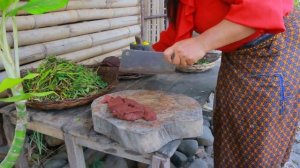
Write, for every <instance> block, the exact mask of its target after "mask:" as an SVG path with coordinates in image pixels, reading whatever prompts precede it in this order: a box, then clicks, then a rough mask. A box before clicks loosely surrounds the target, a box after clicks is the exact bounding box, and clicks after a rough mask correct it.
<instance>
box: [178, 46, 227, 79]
mask: <svg viewBox="0 0 300 168" xmlns="http://www.w3.org/2000/svg"><path fill="white" fill-rule="evenodd" d="M221 55H222V53H221V52H220V51H217V50H213V51H209V52H208V53H207V54H206V55H205V56H204V57H203V58H202V60H205V61H207V62H208V63H206V64H194V65H192V66H186V67H181V66H177V67H176V70H177V71H180V72H187V73H196V72H205V71H207V70H210V69H212V68H213V67H214V66H215V65H216V62H217V61H218V60H219V58H220V57H221Z"/></svg>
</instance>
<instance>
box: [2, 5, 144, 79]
mask: <svg viewBox="0 0 300 168" xmlns="http://www.w3.org/2000/svg"><path fill="white" fill-rule="evenodd" d="M21 3H22V2H21ZM140 14H141V10H140V0H70V2H69V4H68V6H67V7H66V8H65V9H63V10H59V11H54V12H51V13H47V14H43V15H27V14H26V13H24V12H20V13H18V16H17V23H18V30H19V44H20V48H19V52H20V64H21V69H27V68H34V67H37V66H38V65H39V64H40V63H41V62H42V61H43V59H45V58H46V57H47V56H57V57H59V58H65V59H68V60H71V61H73V62H76V63H82V64H91V63H92V62H94V61H101V60H103V59H104V58H105V57H107V56H112V55H114V54H116V56H119V55H120V53H121V50H122V49H124V48H126V47H128V46H129V44H130V43H131V42H133V41H134V36H135V35H139V34H140V33H141V25H140V24H141V17H140ZM0 20H1V17H0ZM6 27H7V30H8V31H10V32H8V42H9V44H10V46H11V47H12V46H13V37H12V32H11V31H12V25H11V22H8V24H7V25H6ZM12 53H13V49H12ZM1 71H2V72H1ZM5 76H6V75H5V72H4V67H3V64H2V63H1V62H0V80H1V79H3V78H4V77H5Z"/></svg>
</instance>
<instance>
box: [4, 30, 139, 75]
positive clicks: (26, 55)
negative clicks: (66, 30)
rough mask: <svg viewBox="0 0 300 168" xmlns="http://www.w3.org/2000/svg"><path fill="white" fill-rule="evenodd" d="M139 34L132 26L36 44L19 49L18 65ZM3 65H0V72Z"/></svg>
mask: <svg viewBox="0 0 300 168" xmlns="http://www.w3.org/2000/svg"><path fill="white" fill-rule="evenodd" d="M138 33H140V26H139V25H134V26H129V27H124V28H119V29H114V30H109V31H104V32H100V33H94V34H89V35H83V36H78V37H72V38H68V39H63V40H57V41H52V42H47V43H42V44H36V45H31V46H26V47H21V48H19V51H20V64H21V65H23V64H26V63H30V62H34V61H37V60H41V59H43V58H45V57H46V56H49V55H62V54H66V53H70V52H75V51H79V50H83V49H87V48H90V47H93V46H97V45H101V44H105V43H108V42H112V41H115V40H119V39H122V38H127V37H130V36H133V35H136V34H138ZM2 69H3V64H2V63H0V70H2Z"/></svg>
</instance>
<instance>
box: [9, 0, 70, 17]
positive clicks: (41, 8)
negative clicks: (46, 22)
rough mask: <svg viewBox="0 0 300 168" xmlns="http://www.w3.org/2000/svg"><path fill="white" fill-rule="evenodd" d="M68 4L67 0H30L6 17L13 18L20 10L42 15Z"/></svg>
mask: <svg viewBox="0 0 300 168" xmlns="http://www.w3.org/2000/svg"><path fill="white" fill-rule="evenodd" d="M68 2H69V0H30V1H29V2H28V3H26V4H24V5H23V6H20V7H18V8H16V9H14V10H12V11H10V12H9V13H8V15H9V16H15V15H16V14H17V13H18V12H19V11H21V10H24V11H26V12H27V13H30V14H34V15H37V14H43V13H46V12H51V11H55V10H58V9H61V8H64V7H65V6H66V5H67V4H68Z"/></svg>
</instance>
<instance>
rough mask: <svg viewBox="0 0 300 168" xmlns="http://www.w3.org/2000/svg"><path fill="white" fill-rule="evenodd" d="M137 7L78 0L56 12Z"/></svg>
mask: <svg viewBox="0 0 300 168" xmlns="http://www.w3.org/2000/svg"><path fill="white" fill-rule="evenodd" d="M23 4H25V2H20V3H19V6H21V5H23ZM138 5H139V1H138V0H125V1H124V0H113V1H112V2H109V1H106V0H88V1H86V0H78V1H69V3H68V6H67V7H66V8H64V9H60V10H57V11H66V10H78V9H105V8H125V7H134V6H138ZM57 11H56V12H57ZM20 15H28V14H27V13H26V12H25V11H20V12H18V16H20ZM0 16H1V14H0Z"/></svg>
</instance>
